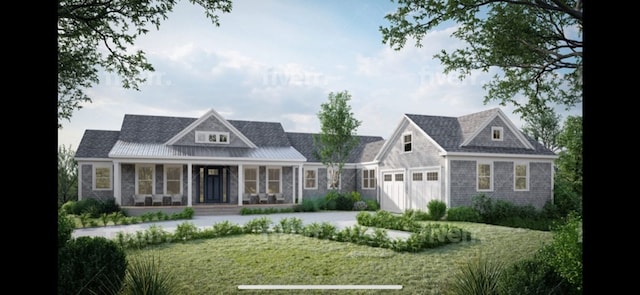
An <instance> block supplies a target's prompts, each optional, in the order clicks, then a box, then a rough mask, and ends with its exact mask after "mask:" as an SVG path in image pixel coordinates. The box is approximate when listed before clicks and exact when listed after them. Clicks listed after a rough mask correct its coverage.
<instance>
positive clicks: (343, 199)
mask: <svg viewBox="0 0 640 295" xmlns="http://www.w3.org/2000/svg"><path fill="white" fill-rule="evenodd" d="M335 202H336V210H342V211H351V210H353V200H351V197H350V196H345V195H340V196H338V197H337V198H336V199H335Z"/></svg>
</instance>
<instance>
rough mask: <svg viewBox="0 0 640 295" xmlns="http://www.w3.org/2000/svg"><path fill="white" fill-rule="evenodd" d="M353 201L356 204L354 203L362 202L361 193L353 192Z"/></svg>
mask: <svg viewBox="0 0 640 295" xmlns="http://www.w3.org/2000/svg"><path fill="white" fill-rule="evenodd" d="M351 201H352V202H354V203H355V202H359V201H362V195H361V194H360V192H356V191H352V192H351Z"/></svg>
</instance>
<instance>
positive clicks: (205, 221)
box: [72, 211, 411, 239]
mask: <svg viewBox="0 0 640 295" xmlns="http://www.w3.org/2000/svg"><path fill="white" fill-rule="evenodd" d="M358 213H359V212H358V211H330V212H296V213H278V214H250V215H217V216H194V217H193V219H182V220H171V221H154V222H145V223H138V224H130V225H114V226H106V227H105V226H98V227H91V228H79V229H75V230H74V231H73V234H72V236H73V237H81V236H102V237H105V238H108V239H113V238H115V237H116V235H117V233H118V232H125V233H135V232H137V231H144V230H146V229H148V228H149V227H150V226H152V225H157V226H159V227H161V228H162V229H163V230H165V231H168V232H173V231H175V229H176V227H177V226H178V224H182V223H185V222H190V223H193V224H194V225H195V226H196V227H198V228H209V227H211V226H213V225H214V224H216V223H218V222H223V221H225V220H228V221H229V222H231V223H234V224H238V225H244V224H245V223H247V222H248V221H250V220H253V219H256V218H260V217H267V218H269V219H270V220H271V221H272V226H273V225H275V224H276V223H278V222H280V220H281V219H283V218H300V219H301V220H302V224H303V225H308V224H311V223H314V222H316V223H322V222H329V223H331V224H333V225H334V226H335V227H336V228H337V229H338V230H341V229H343V228H345V227H349V226H355V225H357V224H358V222H357V221H356V215H358ZM368 233H370V232H368ZM387 234H388V235H389V237H390V238H395V239H406V238H407V237H409V235H410V234H411V233H408V232H403V231H396V230H387Z"/></svg>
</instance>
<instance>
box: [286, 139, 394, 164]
mask: <svg viewBox="0 0 640 295" xmlns="http://www.w3.org/2000/svg"><path fill="white" fill-rule="evenodd" d="M314 135H316V133H302V132H287V136H288V137H289V142H290V143H291V145H292V146H293V147H294V148H296V149H297V150H298V151H300V153H301V154H302V155H303V156H304V157H305V158H307V161H309V162H318V163H320V162H321V161H320V159H318V158H316V157H315V156H314V155H313V150H314V148H315V147H314V145H313V136H314ZM357 137H358V138H359V139H360V141H359V143H358V145H357V146H356V147H355V148H354V149H353V150H351V153H349V156H348V157H347V160H346V163H361V162H368V161H372V160H373V159H374V157H375V155H376V154H377V153H378V151H379V150H380V148H381V147H382V144H383V143H384V139H383V138H382V137H380V136H363V135H358V136H357Z"/></svg>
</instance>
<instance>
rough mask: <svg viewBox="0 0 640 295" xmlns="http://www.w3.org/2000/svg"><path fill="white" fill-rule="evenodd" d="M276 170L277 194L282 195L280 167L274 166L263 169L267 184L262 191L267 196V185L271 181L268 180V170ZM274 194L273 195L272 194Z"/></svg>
mask: <svg viewBox="0 0 640 295" xmlns="http://www.w3.org/2000/svg"><path fill="white" fill-rule="evenodd" d="M270 169H271V170H273V169H275V170H278V192H277V193H279V194H281V193H282V167H276V166H267V167H265V170H264V171H265V172H266V173H267V175H266V178H267V183H266V185H265V187H264V191H265V192H266V193H268V194H269V183H270V182H271V179H269V170H270ZM274 194H275V193H274Z"/></svg>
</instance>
